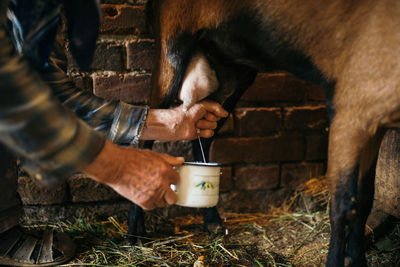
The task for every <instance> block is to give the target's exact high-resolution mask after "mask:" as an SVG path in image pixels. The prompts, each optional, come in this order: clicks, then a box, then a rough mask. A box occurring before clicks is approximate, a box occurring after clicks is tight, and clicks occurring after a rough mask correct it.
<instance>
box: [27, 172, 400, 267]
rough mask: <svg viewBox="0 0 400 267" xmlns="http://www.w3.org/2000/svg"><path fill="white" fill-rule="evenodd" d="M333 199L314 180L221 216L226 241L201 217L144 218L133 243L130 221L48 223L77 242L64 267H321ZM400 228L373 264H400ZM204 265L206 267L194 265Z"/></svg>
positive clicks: (371, 257)
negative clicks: (257, 209)
mask: <svg viewBox="0 0 400 267" xmlns="http://www.w3.org/2000/svg"><path fill="white" fill-rule="evenodd" d="M327 202H328V193H327V191H326V188H325V187H324V185H323V184H321V180H318V179H315V180H310V181H309V183H308V184H307V185H304V187H303V188H301V189H300V190H298V192H296V193H295V195H294V196H293V197H292V198H290V199H288V201H287V202H286V203H285V204H284V205H282V206H281V207H277V208H275V209H272V210H271V211H270V212H268V213H266V214H261V213H252V214H244V213H240V214H238V213H222V214H221V217H222V218H223V220H224V226H225V227H226V229H227V235H214V234H210V233H208V232H205V231H204V230H203V226H202V218H201V217H194V216H185V217H179V218H174V219H168V218H165V217H159V216H156V215H154V214H151V213H149V214H147V215H146V216H147V217H146V221H147V227H148V232H149V236H148V237H146V238H143V239H142V240H143V242H142V244H140V245H135V246H132V245H129V244H127V243H126V241H125V239H124V236H125V233H126V230H127V226H126V223H125V222H124V221H123V220H121V221H119V220H118V219H117V218H114V217H110V218H108V219H107V220H96V219H94V218H74V219H71V220H69V221H66V222H54V224H50V225H41V224H38V223H36V224H32V225H31V226H32V227H34V228H36V227H41V228H43V227H53V228H57V229H58V230H62V231H65V232H68V233H69V234H70V235H71V236H73V237H74V239H75V241H76V244H77V245H78V248H77V252H78V254H77V257H76V258H75V259H74V260H73V261H71V262H70V263H68V264H65V265H63V266H86V265H87V266H194V264H195V263H196V262H197V264H198V263H200V262H199V261H198V260H199V259H200V260H201V259H203V263H204V266H323V265H324V261H325V259H326V255H327V251H328V244H329V233H330V226H329V218H328V212H327ZM399 237H400V222H396V221H393V223H392V224H391V226H390V227H388V232H387V233H386V234H385V235H384V236H382V237H380V238H376V240H374V242H373V244H372V245H370V246H369V248H368V251H367V258H368V265H369V266H400V265H399V264H400V238H399ZM195 266H196V267H200V266H202V265H201V264H199V265H195Z"/></svg>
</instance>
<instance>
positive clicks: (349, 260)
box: [344, 257, 352, 267]
mask: <svg viewBox="0 0 400 267" xmlns="http://www.w3.org/2000/svg"><path fill="white" fill-rule="evenodd" d="M351 263H352V260H351V258H350V257H346V258H344V266H345V267H349V266H351Z"/></svg>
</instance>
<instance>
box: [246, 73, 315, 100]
mask: <svg viewBox="0 0 400 267" xmlns="http://www.w3.org/2000/svg"><path fill="white" fill-rule="evenodd" d="M307 88H308V84H307V83H306V82H304V81H302V80H300V79H297V78H296V77H294V76H293V75H290V74H287V73H260V74H259V75H258V76H257V77H256V80H255V81H254V83H253V84H252V85H251V86H250V88H249V89H248V90H247V91H246V92H245V93H244V94H243V96H242V98H241V100H243V101H245V102H255V103H265V102H293V103H300V102H303V101H304V99H305V96H306V90H307Z"/></svg>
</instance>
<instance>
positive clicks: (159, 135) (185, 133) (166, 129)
mask: <svg viewBox="0 0 400 267" xmlns="http://www.w3.org/2000/svg"><path fill="white" fill-rule="evenodd" d="M227 116H228V112H227V111H226V110H224V109H223V108H222V106H221V105H220V104H218V103H216V102H210V101H202V102H199V103H197V104H195V105H193V106H192V107H191V108H190V109H189V110H187V111H184V109H183V106H182V105H180V106H179V107H176V108H173V109H151V110H150V111H149V114H148V117H147V120H146V124H145V128H144V129H143V132H142V136H141V139H142V140H162V141H177V140H192V139H195V138H197V131H198V130H200V131H199V135H200V136H201V137H205V138H209V137H212V136H213V135H214V129H215V128H216V127H217V121H219V120H220V119H221V118H223V117H227Z"/></svg>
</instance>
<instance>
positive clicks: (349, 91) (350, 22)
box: [148, 0, 400, 266]
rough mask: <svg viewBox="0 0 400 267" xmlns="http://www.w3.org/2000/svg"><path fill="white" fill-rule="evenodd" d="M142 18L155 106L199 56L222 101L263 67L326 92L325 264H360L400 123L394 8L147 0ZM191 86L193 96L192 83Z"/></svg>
mask: <svg viewBox="0 0 400 267" xmlns="http://www.w3.org/2000/svg"><path fill="white" fill-rule="evenodd" d="M148 11H149V17H150V18H151V24H152V26H153V32H154V34H155V37H156V47H157V60H156V62H157V64H156V66H155V69H154V72H153V101H154V103H155V104H157V105H159V104H161V102H162V101H164V104H165V105H166V104H168V103H171V101H172V100H173V99H175V98H177V96H178V94H179V90H180V88H181V87H182V84H183V83H184V82H185V77H187V75H189V74H190V69H188V66H190V64H192V62H191V60H192V59H193V58H194V57H195V56H196V55H201V56H202V57H204V58H205V59H206V60H207V62H208V63H209V65H210V68H211V69H212V70H214V71H215V75H216V78H217V80H218V84H217V85H215V86H216V87H218V88H211V89H210V88H209V89H210V91H214V90H215V89H217V90H216V92H214V93H213V94H212V95H211V97H212V98H214V99H217V100H219V101H221V102H224V101H226V100H227V99H229V98H230V97H232V96H233V95H235V94H236V96H235V97H234V98H235V99H236V100H237V98H238V97H239V96H240V93H239V94H237V92H238V91H240V92H242V91H243V90H244V89H246V88H247V86H249V84H250V83H251V82H252V80H253V79H254V75H255V70H260V69H262V70H266V69H281V70H286V71H289V72H291V73H293V74H294V75H297V76H298V77H299V78H302V79H305V80H308V81H310V82H312V83H315V84H317V85H320V86H322V87H323V88H324V89H325V90H326V92H327V98H328V109H329V111H330V118H331V126H330V133H329V152H328V171H327V176H328V178H329V181H330V192H331V203H330V220H331V229H332V232H331V241H330V248H329V254H328V259H327V266H344V265H346V266H365V265H366V260H365V256H364V251H363V245H362V242H363V238H364V228H365V222H366V220H367V217H368V214H369V212H370V209H371V206H372V200H373V190H374V178H375V166H376V160H377V153H378V148H379V145H380V142H381V140H382V137H383V134H384V132H385V128H386V127H388V126H393V125H394V124H393V123H394V122H395V121H396V120H397V119H399V118H400V112H399V111H400V54H399V53H398V50H399V48H400V1H395V0H381V1H373V0H358V1H346V0H335V1H322V0H306V1H298V0H286V1H278V0H275V1H274V0H195V1H192V0H154V1H152V0H149V2H148ZM201 75H202V74H200V76H201ZM203 75H206V76H207V74H204V73H203ZM209 76H210V75H209ZM211 76H212V75H211ZM206 80H207V78H206ZM209 80H212V77H211V78H210V77H209ZM205 84H206V87H207V86H209V85H207V84H209V83H205ZM192 86H193V88H192V89H193V92H195V91H196V90H197V88H196V87H197V86H198V84H196V83H194V84H193V85H192ZM200 87H201V86H200ZM196 97H197V96H196V95H193V98H195V100H198V99H197V98H196ZM184 101H185V100H184ZM228 102H229V101H228ZM234 102H235V101H230V102H229V103H230V104H229V105H232V104H234ZM229 105H228V106H229ZM225 107H227V105H225ZM228 108H231V106H230V107H228Z"/></svg>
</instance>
